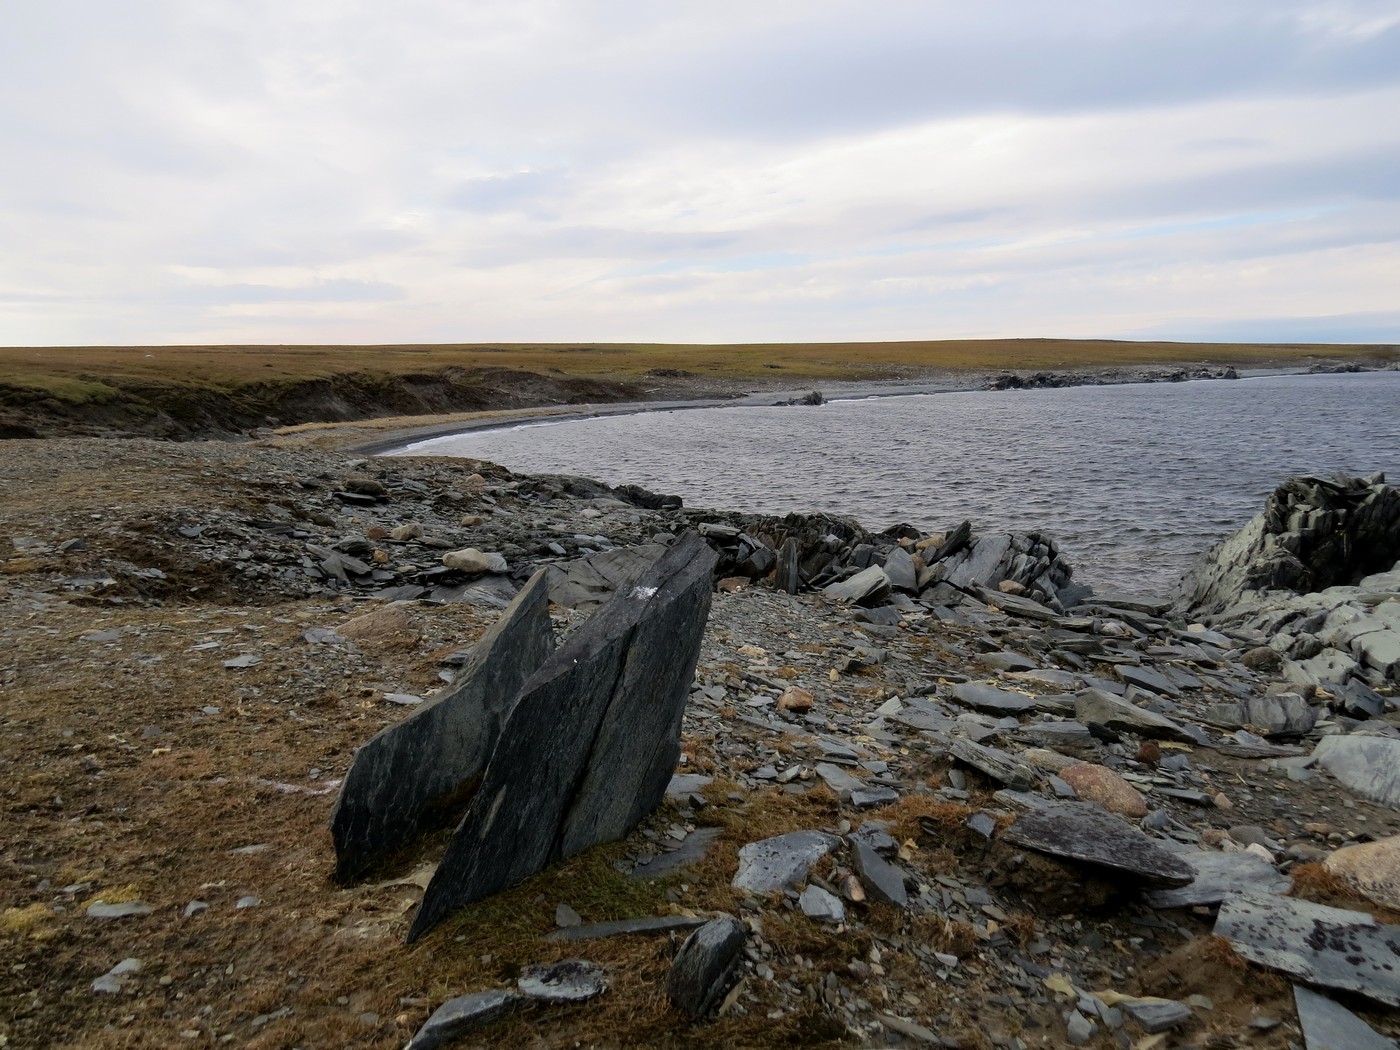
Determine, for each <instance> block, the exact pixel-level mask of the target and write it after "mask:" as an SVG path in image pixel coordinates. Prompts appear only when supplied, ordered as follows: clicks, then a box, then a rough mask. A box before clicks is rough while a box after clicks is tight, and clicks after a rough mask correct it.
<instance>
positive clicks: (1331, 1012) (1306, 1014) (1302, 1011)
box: [1293, 984, 1397, 1050]
mask: <svg viewBox="0 0 1400 1050" xmlns="http://www.w3.org/2000/svg"><path fill="white" fill-rule="evenodd" d="M1293 1003H1294V1005H1295V1006H1296V1007H1297V1008H1298V1024H1299V1025H1300V1026H1301V1027H1302V1029H1303V1043H1304V1045H1305V1046H1306V1047H1307V1050H1397V1047H1396V1043H1395V1040H1394V1039H1387V1038H1386V1037H1385V1036H1383V1035H1381V1034H1380V1033H1379V1032H1377V1031H1376V1030H1375V1029H1374V1028H1372V1027H1371V1026H1370V1025H1368V1024H1367V1023H1366V1022H1365V1021H1363V1020H1361V1018H1359V1017H1357V1016H1356V1014H1354V1013H1352V1012H1351V1011H1350V1010H1348V1009H1347V1008H1346V1007H1345V1006H1343V1005H1342V1004H1341V1003H1339V1002H1337V1001H1335V1000H1333V999H1329V998H1328V997H1327V996H1325V995H1320V994H1319V993H1317V992H1314V991H1313V990H1312V989H1311V988H1304V987H1303V986H1302V985H1300V984H1295V985H1294V986H1293Z"/></svg>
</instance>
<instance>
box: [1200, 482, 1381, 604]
mask: <svg viewBox="0 0 1400 1050" xmlns="http://www.w3.org/2000/svg"><path fill="white" fill-rule="evenodd" d="M1397 560H1400V489H1397V488H1395V486H1393V485H1387V484H1385V476H1384V475H1382V474H1374V475H1372V476H1370V477H1367V478H1355V477H1343V476H1338V477H1335V478H1316V477H1298V478H1290V479H1289V480H1288V481H1285V482H1284V483H1283V484H1282V485H1280V486H1279V487H1278V488H1277V489H1276V490H1275V491H1274V493H1273V495H1271V496H1270V497H1269V499H1268V502H1267V504H1266V505H1265V508H1264V513H1262V514H1260V515H1258V516H1257V517H1256V518H1254V519H1253V520H1252V521H1250V522H1249V524H1247V525H1246V526H1245V527H1244V528H1242V529H1241V530H1240V531H1239V532H1237V533H1235V534H1234V535H1233V536H1231V537H1230V538H1229V539H1227V540H1225V541H1224V542H1223V543H1220V544H1219V545H1217V546H1216V547H1214V548H1212V549H1211V550H1210V551H1208V552H1207V553H1206V554H1205V555H1203V556H1202V558H1201V561H1200V562H1199V563H1198V564H1197V566H1196V567H1195V569H1194V570H1193V571H1192V573H1191V575H1190V576H1189V577H1188V578H1187V580H1186V586H1185V599H1184V602H1183V608H1184V611H1185V612H1187V613H1188V614H1189V615H1190V616H1192V617H1195V618H1197V619H1209V618H1213V617H1219V616H1221V615H1222V614H1232V613H1237V612H1239V611H1240V610H1241V609H1243V608H1247V607H1249V606H1250V605H1255V604H1258V603H1259V602H1260V601H1261V600H1262V599H1263V598H1264V597H1265V595H1266V593H1267V592H1269V591H1287V592H1291V593H1293V594H1307V593H1311V592H1313V591H1321V590H1324V589H1326V588H1328V587H1333V586H1337V585H1354V584H1356V583H1357V582H1358V581H1359V580H1361V579H1362V578H1363V577H1365V576H1368V575H1370V574H1372V573H1376V572H1381V571H1383V570H1385V569H1389V568H1390V567H1391V566H1393V565H1394V564H1395V563H1396V561H1397Z"/></svg>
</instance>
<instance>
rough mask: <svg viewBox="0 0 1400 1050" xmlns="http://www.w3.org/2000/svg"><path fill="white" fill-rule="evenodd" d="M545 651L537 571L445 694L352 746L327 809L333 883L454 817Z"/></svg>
mask: <svg viewBox="0 0 1400 1050" xmlns="http://www.w3.org/2000/svg"><path fill="white" fill-rule="evenodd" d="M553 651H554V634H553V632H552V631H551V629H550V626H549V593H548V587H547V583H546V579H545V575H544V573H543V572H542V571H541V572H537V573H535V575H534V577H533V578H531V580H530V582H529V583H528V584H526V585H525V587H524V588H523V589H522V590H521V591H520V593H519V594H517V595H516V596H515V599H514V600H513V601H512V602H511V603H510V605H509V606H507V608H506V610H505V611H504V612H503V613H502V614H501V617H500V619H499V620H497V621H496V622H495V624H493V625H492V626H491V628H490V630H488V631H487V632H486V633H485V634H484V635H483V636H482V638H481V640H480V641H479V642H477V644H476V645H475V646H473V647H472V651H471V655H470V656H469V657H468V659H467V662H466V665H465V666H464V667H463V669H462V671H461V672H460V673H459V674H458V676H457V679H456V684H455V685H454V687H453V688H452V689H451V690H450V691H449V692H447V693H445V694H444V695H442V696H439V697H437V698H435V699H433V700H430V701H429V702H427V703H425V704H422V705H420V706H419V707H418V709H417V710H415V711H414V712H413V714H411V715H409V716H408V717H407V718H405V719H404V720H403V721H401V722H398V723H396V724H395V725H392V726H389V727H388V728H386V729H384V730H382V731H381V732H379V733H376V734H375V735H374V736H372V737H370V738H369V740H368V741H367V742H366V743H365V744H364V746H363V747H361V748H359V749H358V750H357V751H356V752H355V759H354V761H353V762H352V763H351V765H350V771H349V772H348V773H347V774H346V775H345V782H344V783H343V784H342V785H341V788H340V795H339V797H338V798H337V799H336V802H335V808H334V809H333V810H332V812H331V838H332V840H333V841H334V843H335V856H336V865H335V875H336V878H337V879H340V880H345V879H349V878H353V877H354V876H355V875H358V874H359V873H360V872H362V871H364V870H365V869H366V868H368V867H371V866H372V865H373V864H374V863H375V862H376V861H378V860H380V859H382V858H383V857H384V856H386V855H388V854H390V853H393V852H394V851H395V850H398V849H400V848H401V847H403V846H404V845H406V844H407V843H409V842H411V841H412V840H413V839H414V838H416V837H417V836H418V835H419V834H421V833H422V832H424V831H427V830H430V829H432V828H434V827H441V826H443V825H445V824H451V823H452V822H453V821H455V820H458V819H460V818H461V815H462V809H463V808H464V807H465V806H466V804H467V802H468V799H469V794H468V793H469V792H470V791H471V789H472V788H473V787H474V786H475V785H474V784H473V781H474V780H475V778H477V777H479V776H480V775H481V773H482V771H483V770H484V769H485V768H486V762H487V759H489V758H490V757H491V752H492V750H493V749H494V748H495V746H496V741H497V740H498V739H499V737H500V734H501V727H502V726H503V725H504V724H505V721H506V719H507V717H508V716H509V714H510V710H511V708H512V706H513V705H514V703H515V699H516V696H517V694H518V693H519V692H520V687H521V686H522V685H523V684H524V683H525V680H526V679H527V678H529V677H530V675H532V674H534V673H535V671H537V670H538V669H539V667H540V665H541V664H543V663H544V661H545V659H546V658H547V657H548V656H549V654H550V653H551V652H553Z"/></svg>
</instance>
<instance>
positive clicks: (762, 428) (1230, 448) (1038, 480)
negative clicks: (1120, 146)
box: [406, 372, 1400, 594]
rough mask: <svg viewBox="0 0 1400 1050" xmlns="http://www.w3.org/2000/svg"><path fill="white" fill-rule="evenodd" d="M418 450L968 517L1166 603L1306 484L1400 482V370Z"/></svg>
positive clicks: (722, 416) (1009, 394) (1080, 574)
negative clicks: (1363, 479)
mask: <svg viewBox="0 0 1400 1050" xmlns="http://www.w3.org/2000/svg"><path fill="white" fill-rule="evenodd" d="M406 451H408V450H406ZM411 451H412V452H413V453H414V454H420V455H423V454H428V455H444V456H452V455H461V456H474V457H478V458H481V459H487V460H491V461H492V462H495V463H500V464H502V465H504V466H506V467H508V468H510V469H511V470H515V471H518V472H522V473H537V472H548V473H563V474H582V475H585V476H588V477H594V478H598V479H599V480H601V481H605V482H608V483H610V484H620V483H622V482H635V483H637V484H640V485H644V486H646V487H647V488H650V489H654V490H657V491H660V492H668V493H676V494H678V495H680V496H682V497H683V498H684V499H685V502H686V505H687V506H693V507H716V508H722V509H726V510H748V511H759V512H765V513H786V512H788V511H791V510H825V511H832V512H836V513H840V514H851V515H854V516H855V517H856V518H858V519H859V520H860V521H861V523H862V524H864V525H865V526H866V527H868V528H874V529H877V530H878V529H881V528H884V527H885V526H887V525H891V524H894V523H896V522H901V521H904V522H908V523H910V524H911V525H914V526H916V527H917V528H919V529H922V530H924V531H930V532H932V531H942V530H944V529H947V528H950V527H951V526H953V525H955V524H957V523H958V522H959V521H961V520H963V519H964V518H970V519H971V520H972V522H973V525H974V526H975V527H977V528H979V529H982V530H992V529H1040V530H1042V531H1044V532H1047V533H1049V534H1050V535H1052V536H1054V537H1056V538H1057V539H1058V540H1059V541H1060V547H1061V550H1062V551H1063V552H1064V553H1065V555H1066V556H1067V557H1068V558H1069V560H1070V562H1071V564H1073V565H1074V567H1075V578H1076V579H1078V580H1081V581H1083V582H1085V583H1089V584H1092V585H1094V586H1095V587H1097V588H1098V589H1099V590H1101V591H1105V590H1119V589H1122V590H1131V591H1133V592H1137V593H1156V594H1166V593H1169V592H1171V591H1172V590H1174V588H1175V586H1176V584H1177V582H1178V581H1179V579H1180V577H1181V575H1182V574H1183V573H1184V572H1185V571H1186V568H1187V567H1188V564H1189V562H1190V560H1191V558H1192V556H1194V555H1195V554H1196V553H1198V552H1199V551H1202V550H1204V549H1205V548H1207V547H1209V546H1210V545H1211V544H1212V543H1214V542H1216V541H1217V540H1219V539H1220V538H1221V537H1222V536H1224V535H1226V534H1228V533H1229V532H1231V531H1233V530H1234V529H1236V528H1238V527H1239V526H1240V525H1242V524H1244V522H1246V521H1247V520H1249V518H1250V517H1252V516H1253V515H1254V514H1256V513H1257V512H1258V511H1259V510H1261V509H1262V507H1263V501H1264V498H1265V497H1266V496H1267V495H1268V494H1269V492H1270V491H1272V489H1273V488H1274V487H1275V486H1277V485H1278V484H1279V482H1281V481H1283V480H1284V479H1285V478H1287V477H1289V476H1290V475H1292V474H1299V473H1318V472H1323V473H1332V472H1336V471H1348V472H1353V473H1363V474H1369V473H1371V472H1373V471H1377V470H1383V471H1385V472H1386V474H1387V477H1388V478H1389V480H1391V481H1392V482H1394V481H1397V480H1400V372H1380V373H1364V374H1359V375H1323V376H1280V377H1270V378H1261V379H1242V380H1238V381H1215V382H1195V383H1170V384H1168V383H1160V384H1151V385H1132V386H1109V387H1073V388H1069V389H1064V390H1028V391H1005V392H980V391H979V392H975V393H973V392H970V393H952V394H933V395H923V396H909V397H885V398H873V399H869V400H863V401H846V402H837V403H833V404H828V405H824V406H821V407H819V408H801V407H794V408H715V409H692V410H686V411H677V412H656V413H645V414H640V415H632V416H615V417H611V418H601V419H591V420H579V421H576V422H569V423H555V424H546V425H532V426H527V427H520V428H515V429H511V430H496V431H488V432H485V433H476V434H464V435H458V436H455V437H446V438H436V439H434V440H431V441H426V442H422V443H420V444H418V445H415V446H413V447H412V449H411Z"/></svg>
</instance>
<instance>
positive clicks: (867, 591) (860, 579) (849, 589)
mask: <svg viewBox="0 0 1400 1050" xmlns="http://www.w3.org/2000/svg"><path fill="white" fill-rule="evenodd" d="M889 594H890V578H889V576H887V575H886V574H885V570H884V569H882V568H880V566H878V565H872V566H870V567H869V568H868V569H862V570H861V571H860V572H858V573H856V574H855V575H854V576H852V577H850V578H849V579H846V580H838V581H837V582H836V583H832V584H828V585H827V586H826V587H825V588H824V589H823V590H822V595H823V596H824V597H827V598H834V599H836V600H838V601H847V602H851V603H853V604H855V605H874V604H876V603H877V602H881V601H884V600H885V599H886V598H888V597H889Z"/></svg>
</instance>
